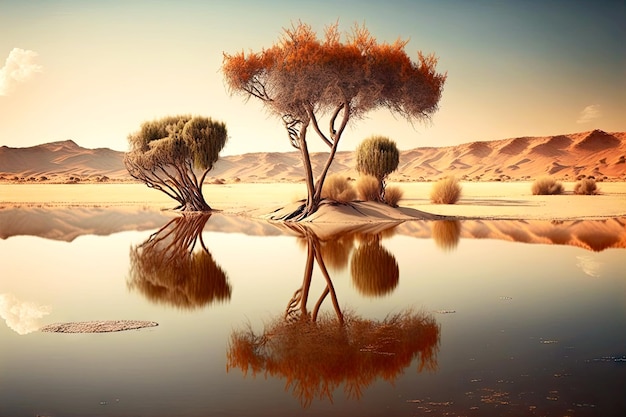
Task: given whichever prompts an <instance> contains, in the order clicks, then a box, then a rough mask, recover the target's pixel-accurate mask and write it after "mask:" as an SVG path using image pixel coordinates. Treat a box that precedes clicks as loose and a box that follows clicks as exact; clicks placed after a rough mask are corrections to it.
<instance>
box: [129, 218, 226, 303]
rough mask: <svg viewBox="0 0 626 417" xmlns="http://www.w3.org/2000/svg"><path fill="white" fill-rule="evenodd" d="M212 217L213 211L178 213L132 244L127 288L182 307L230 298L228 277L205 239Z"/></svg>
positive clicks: (147, 296)
mask: <svg viewBox="0 0 626 417" xmlns="http://www.w3.org/2000/svg"><path fill="white" fill-rule="evenodd" d="M210 217H211V214H210V213H195V214H185V215H182V216H178V217H176V218H174V219H172V220H171V221H170V222H169V223H167V224H166V225H165V226H163V227H162V228H161V229H159V230H158V231H157V232H156V233H153V234H152V235H151V236H150V237H149V238H148V240H146V241H145V242H143V243H142V244H140V245H138V246H133V247H131V249H130V274H129V278H128V282H127V285H128V288H129V289H131V290H134V289H137V290H138V291H139V292H140V293H142V294H143V295H144V296H145V297H146V298H147V299H148V300H150V301H153V302H156V303H162V304H166V305H171V306H175V307H178V308H181V309H195V308H200V307H204V306H206V305H208V304H210V303H212V302H215V301H226V300H229V299H230V296H231V292H232V289H231V286H230V284H229V283H228V277H227V276H226V273H225V272H224V270H223V269H222V268H221V267H220V266H219V265H217V264H216V263H215V260H214V259H213V256H211V253H210V252H209V250H208V249H207V247H206V245H205V243H204V240H203V238H202V231H203V229H204V226H205V224H206V223H207V221H208V220H209V218H210Z"/></svg>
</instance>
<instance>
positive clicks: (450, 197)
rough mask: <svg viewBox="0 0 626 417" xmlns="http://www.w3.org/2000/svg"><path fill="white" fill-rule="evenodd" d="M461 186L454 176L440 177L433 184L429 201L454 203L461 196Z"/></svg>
mask: <svg viewBox="0 0 626 417" xmlns="http://www.w3.org/2000/svg"><path fill="white" fill-rule="evenodd" d="M461 191H462V187H461V184H459V180H457V179H456V178H454V177H446V178H442V179H440V180H439V181H437V182H436V183H434V184H433V188H432V189H431V191H430V201H431V202H432V203H433V204H454V203H456V202H457V201H459V199H460V198H461Z"/></svg>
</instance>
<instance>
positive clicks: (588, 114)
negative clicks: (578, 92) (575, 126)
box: [576, 104, 601, 124]
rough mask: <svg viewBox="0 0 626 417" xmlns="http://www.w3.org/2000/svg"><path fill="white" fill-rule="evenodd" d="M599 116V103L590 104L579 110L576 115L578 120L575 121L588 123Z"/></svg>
mask: <svg viewBox="0 0 626 417" xmlns="http://www.w3.org/2000/svg"><path fill="white" fill-rule="evenodd" d="M600 116H601V113H600V105H599V104H592V105H590V106H587V107H585V108H584V109H583V110H582V111H581V112H580V115H578V120H576V123H580V124H582V123H589V122H591V121H593V120H596V119H597V118H599V117H600Z"/></svg>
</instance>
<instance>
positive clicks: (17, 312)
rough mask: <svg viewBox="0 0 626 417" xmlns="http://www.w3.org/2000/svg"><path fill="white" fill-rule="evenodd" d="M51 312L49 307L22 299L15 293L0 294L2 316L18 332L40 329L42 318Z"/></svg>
mask: <svg viewBox="0 0 626 417" xmlns="http://www.w3.org/2000/svg"><path fill="white" fill-rule="evenodd" d="M48 314H50V310H49V308H48V307H44V306H38V305H36V304H34V303H30V302H28V301H21V300H19V299H17V297H15V296H14V295H13V294H0V317H2V318H3V319H4V321H6V323H7V326H9V328H10V329H11V330H13V331H14V332H16V333H17V334H20V335H22V334H28V333H31V332H34V331H37V330H39V328H40V327H41V326H40V323H39V322H40V320H41V318H43V317H44V316H47V315H48Z"/></svg>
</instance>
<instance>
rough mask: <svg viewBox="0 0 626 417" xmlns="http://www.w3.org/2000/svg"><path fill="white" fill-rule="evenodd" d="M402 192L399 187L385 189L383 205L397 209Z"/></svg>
mask: <svg viewBox="0 0 626 417" xmlns="http://www.w3.org/2000/svg"><path fill="white" fill-rule="evenodd" d="M403 195H404V191H403V190H402V188H400V187H387V188H386V189H385V203H387V204H388V205H389V206H391V207H398V203H399V202H400V200H401V199H402V196H403Z"/></svg>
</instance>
